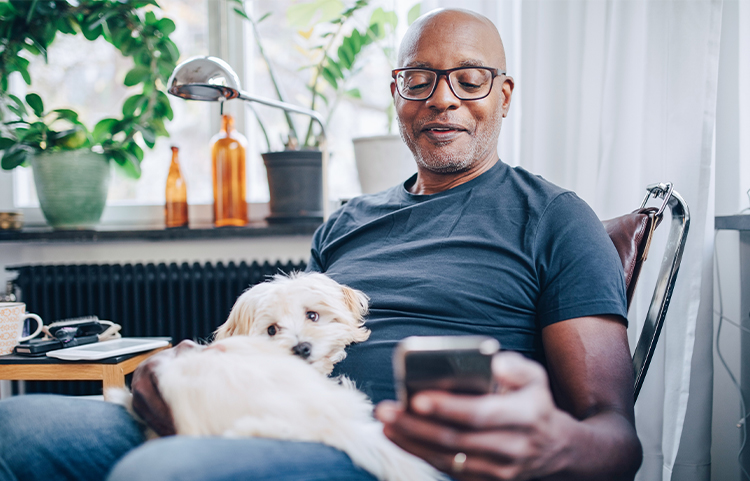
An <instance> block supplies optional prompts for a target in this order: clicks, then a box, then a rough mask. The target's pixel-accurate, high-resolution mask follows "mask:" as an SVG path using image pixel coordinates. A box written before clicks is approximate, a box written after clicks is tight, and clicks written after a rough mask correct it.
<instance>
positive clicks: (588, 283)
mask: <svg viewBox="0 0 750 481" xmlns="http://www.w3.org/2000/svg"><path fill="white" fill-rule="evenodd" d="M535 248H536V252H537V255H538V257H537V260H536V266H537V274H538V276H539V282H540V294H539V300H538V303H537V320H538V322H539V325H540V326H541V327H546V326H548V325H550V324H553V323H555V322H559V321H564V320H567V319H574V318H577V317H585V316H600V315H618V316H621V317H622V318H623V319H624V320H625V322H627V300H626V297H625V276H624V273H623V268H622V264H621V262H620V258H619V256H618V255H617V251H616V250H615V247H614V244H613V243H612V241H611V240H610V238H609V236H608V235H607V232H606V231H605V230H604V226H603V225H602V223H601V221H600V220H599V219H598V218H597V216H596V214H595V213H594V212H593V211H592V210H591V208H590V207H589V206H588V205H587V204H586V203H585V202H584V201H583V200H581V199H580V198H579V197H578V196H576V195H575V194H574V193H572V192H567V193H564V194H561V195H558V196H557V197H556V198H555V199H553V200H552V202H550V204H549V205H548V206H547V208H546V209H545V211H544V213H543V214H542V217H541V218H540V220H539V226H538V229H537V232H536V237H535Z"/></svg>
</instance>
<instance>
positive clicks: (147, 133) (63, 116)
mask: <svg viewBox="0 0 750 481" xmlns="http://www.w3.org/2000/svg"><path fill="white" fill-rule="evenodd" d="M157 9H158V5H157V3H156V2H155V1H154V0H79V1H77V2H73V1H72V0H71V1H61V0H57V1H37V0H32V1H25V0H11V1H10V2H3V3H0V116H1V117H0V122H2V123H1V124H0V151H2V160H1V161H0V164H1V165H2V168H3V169H6V170H10V169H14V168H16V167H19V166H28V165H31V166H32V168H33V170H34V181H35V184H36V187H37V194H38V196H39V203H40V205H41V208H42V211H43V213H44V215H45V218H46V219H47V222H48V223H49V224H50V225H51V226H52V227H54V228H57V229H71V228H91V227H93V226H94V225H96V224H97V223H98V221H99V218H100V217H101V214H102V211H103V210H104V206H105V204H106V197H107V188H108V182H109V176H110V168H109V167H110V162H111V161H114V162H115V163H116V164H117V165H119V166H120V167H121V168H122V169H121V170H122V171H123V172H124V173H125V175H128V176H130V177H133V178H138V177H140V174H141V169H140V162H141V161H142V160H143V148H144V147H147V148H152V147H153V146H154V144H155V142H156V139H157V137H159V136H168V135H169V134H168V133H167V130H166V128H165V127H164V121H165V120H171V119H172V115H173V114H172V109H171V108H170V105H169V99H168V98H167V96H166V95H165V94H164V92H162V91H160V90H159V89H158V86H159V85H160V83H161V84H166V81H167V79H168V78H169V75H170V74H171V73H172V70H173V69H174V67H175V64H176V61H177V59H178V57H179V51H178V49H177V47H176V45H175V44H174V43H173V42H172V41H171V40H170V39H169V34H170V33H172V32H173V31H174V29H175V24H174V22H173V21H172V20H170V19H168V18H165V17H162V18H158V17H157V15H156V14H155V11H156V10H157ZM58 33H61V34H69V35H76V34H82V35H83V37H84V38H85V39H86V40H90V41H93V40H96V39H97V38H99V37H103V38H104V39H105V40H106V41H107V42H109V43H111V44H112V45H113V46H114V47H116V48H117V49H118V50H119V51H120V52H121V53H122V54H123V55H125V56H128V57H131V58H132V59H133V61H134V66H133V68H132V69H131V70H130V71H129V72H128V73H127V74H126V75H125V79H124V84H125V85H126V86H128V87H134V86H139V85H140V87H141V90H140V92H139V93H136V94H135V95H132V96H130V97H129V98H128V99H126V100H125V102H124V104H123V107H122V117H119V118H115V117H112V118H105V119H102V120H100V121H99V122H98V123H96V125H95V126H94V127H93V129H89V128H87V127H86V125H84V123H83V122H81V120H80V119H79V116H78V113H76V112H75V111H74V110H71V109H52V110H48V109H45V105H44V102H43V100H42V98H41V96H40V95H38V94H36V93H30V94H28V95H26V96H25V98H24V99H21V98H19V97H18V96H16V95H13V94H12V93H11V91H10V90H9V85H10V82H9V77H10V75H11V74H13V73H14V72H18V73H19V74H20V76H21V77H22V78H23V80H24V82H25V83H26V84H27V85H29V86H31V84H32V80H31V76H30V75H29V70H28V67H29V61H28V60H27V58H26V57H27V56H28V55H41V56H42V57H44V59H45V61H46V60H47V55H48V47H49V46H50V44H51V43H52V42H53V41H54V39H55V36H56V35H57V34H58Z"/></svg>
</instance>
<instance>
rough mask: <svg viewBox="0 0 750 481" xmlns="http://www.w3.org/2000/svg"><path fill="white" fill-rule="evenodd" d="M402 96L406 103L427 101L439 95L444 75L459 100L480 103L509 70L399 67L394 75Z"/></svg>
mask: <svg viewBox="0 0 750 481" xmlns="http://www.w3.org/2000/svg"><path fill="white" fill-rule="evenodd" d="M391 73H392V76H393V79H394V80H395V81H396V90H398V94H399V95H400V96H401V97H403V98H404V99H406V100H427V99H429V98H430V97H432V94H433V93H435V88H436V86H437V83H438V80H439V79H440V77H441V76H442V75H445V77H446V78H447V79H448V86H449V87H450V89H451V92H453V95H455V96H456V98H458V99H459V100H479V99H483V98H485V97H486V96H488V95H489V94H490V91H491V90H492V84H493V83H494V81H495V77H497V76H499V75H505V71H502V70H498V69H496V68H492V67H458V68H451V69H448V70H438V69H434V68H416V67H413V68H412V67H410V68H397V69H396V70H393V71H392V72H391Z"/></svg>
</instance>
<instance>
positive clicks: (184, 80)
mask: <svg viewBox="0 0 750 481" xmlns="http://www.w3.org/2000/svg"><path fill="white" fill-rule="evenodd" d="M167 85H168V87H167V89H168V91H169V93H170V94H172V95H174V96H177V97H181V98H183V99H187V100H203V101H208V102H216V101H220V100H230V99H236V98H238V97H240V79H239V77H237V74H236V73H235V72H234V70H232V67H230V66H229V64H228V63H226V62H225V61H223V60H222V59H220V58H217V57H192V58H190V59H188V60H186V61H184V62H182V63H181V64H180V65H178V66H177V68H175V69H174V72H172V75H171V77H169V82H167Z"/></svg>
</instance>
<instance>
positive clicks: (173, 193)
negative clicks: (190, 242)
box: [164, 147, 188, 228]
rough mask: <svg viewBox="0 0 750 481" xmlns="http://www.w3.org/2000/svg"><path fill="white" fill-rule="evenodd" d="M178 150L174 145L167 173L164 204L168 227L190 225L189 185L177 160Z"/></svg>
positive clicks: (165, 220) (165, 221) (165, 219)
mask: <svg viewBox="0 0 750 481" xmlns="http://www.w3.org/2000/svg"><path fill="white" fill-rule="evenodd" d="M178 150H179V149H178V148H177V147H172V164H171V165H170V166H169V174H168V175H167V189H166V192H165V198H166V202H165V204H164V223H165V224H166V225H167V228H171V227H187V225H188V203H187V185H185V179H184V178H183V177H182V172H180V163H179V161H178V160H177V152H178Z"/></svg>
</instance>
